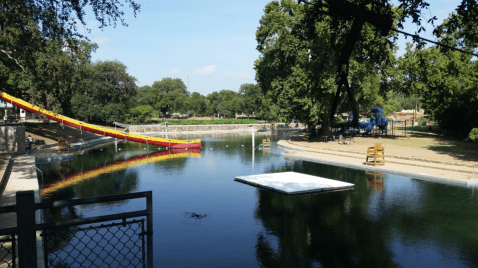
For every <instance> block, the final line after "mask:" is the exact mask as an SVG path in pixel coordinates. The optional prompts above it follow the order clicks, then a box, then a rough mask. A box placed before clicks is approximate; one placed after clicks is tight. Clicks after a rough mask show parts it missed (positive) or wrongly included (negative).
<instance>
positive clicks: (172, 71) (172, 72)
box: [169, 68, 179, 74]
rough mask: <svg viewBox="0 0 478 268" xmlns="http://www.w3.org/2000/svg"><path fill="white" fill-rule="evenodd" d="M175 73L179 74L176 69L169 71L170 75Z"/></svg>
mask: <svg viewBox="0 0 478 268" xmlns="http://www.w3.org/2000/svg"><path fill="white" fill-rule="evenodd" d="M177 72H179V69H178V68H176V69H172V70H171V71H169V73H170V74H174V73H177Z"/></svg>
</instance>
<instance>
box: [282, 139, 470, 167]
mask: <svg viewBox="0 0 478 268" xmlns="http://www.w3.org/2000/svg"><path fill="white" fill-rule="evenodd" d="M291 140H292V141H293V142H294V143H296V144H297V145H302V146H307V147H310V148H316V149H326V150H332V151H341V152H353V153H357V154H363V156H364V157H365V155H366V152H367V147H373V146H374V145H375V143H380V144H381V145H382V146H383V147H385V154H386V155H388V156H396V157H399V158H403V159H409V158H411V159H415V160H423V161H430V160H431V161H435V162H442V163H443V164H450V165H454V164H460V165H467V166H475V165H476V166H478V144H476V143H473V142H471V141H463V140H454V139H450V138H446V137H443V136H438V135H415V136H411V137H409V138H406V137H395V138H393V137H390V136H389V137H386V136H384V137H361V136H356V137H354V138H353V142H351V143H350V144H349V145H344V144H339V141H338V140H336V141H328V142H319V141H313V142H311V141H307V137H305V136H304V135H299V136H295V137H293V138H292V139H291Z"/></svg>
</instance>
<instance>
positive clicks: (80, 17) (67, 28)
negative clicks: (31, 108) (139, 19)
mask: <svg viewBox="0 0 478 268" xmlns="http://www.w3.org/2000/svg"><path fill="white" fill-rule="evenodd" d="M125 3H127V4H128V5H129V6H130V8H132V10H133V12H134V14H135V15H136V14H137V12H139V11H140V5H139V4H138V3H136V2H135V1H133V0H125ZM123 6H124V4H122V3H120V2H119V1H118V0H80V1H77V0H31V1H23V0H6V1H2V2H1V3H0V55H2V56H1V57H0V86H1V87H2V90H5V91H7V92H9V93H11V94H13V95H15V96H18V97H20V95H21V93H22V91H26V92H28V93H29V94H30V96H31V99H30V101H32V102H33V103H36V104H39V105H42V106H44V107H45V108H48V109H52V110H55V111H59V112H61V111H62V108H63V107H62V103H64V102H65V101H66V100H67V99H68V98H67V96H69V95H70V94H72V92H71V90H72V88H73V87H74V86H75V83H76V82H77V80H76V78H77V77H78V76H79V75H80V74H81V68H80V65H81V64H82V63H85V62H88V61H89V58H90V53H91V52H92V51H94V48H95V46H94V45H91V44H88V43H86V42H85V41H87V40H88V39H87V37H85V36H83V35H81V34H80V33H79V32H78V31H77V26H78V24H81V25H82V26H83V27H86V23H85V20H84V17H85V15H86V11H85V10H87V9H89V8H91V10H92V11H93V14H94V16H95V18H96V20H97V21H98V22H99V23H100V25H99V27H100V28H102V27H106V26H116V25H117V23H121V24H122V25H124V26H126V25H127V24H126V23H125V21H124V20H123V16H124V11H123V10H122V9H123ZM54 79H55V80H56V79H58V80H56V81H53V80H54Z"/></svg>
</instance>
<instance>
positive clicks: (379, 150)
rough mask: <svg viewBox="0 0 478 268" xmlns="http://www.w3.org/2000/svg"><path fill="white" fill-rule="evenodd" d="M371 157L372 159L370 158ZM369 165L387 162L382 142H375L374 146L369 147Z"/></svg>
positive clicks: (366, 162) (367, 160) (366, 160)
mask: <svg viewBox="0 0 478 268" xmlns="http://www.w3.org/2000/svg"><path fill="white" fill-rule="evenodd" d="M369 158H370V160H369ZM365 164H367V165H374V166H376V165H384V164H385V148H384V147H382V145H381V144H380V143H375V146H374V147H368V148H367V158H366V159H365Z"/></svg>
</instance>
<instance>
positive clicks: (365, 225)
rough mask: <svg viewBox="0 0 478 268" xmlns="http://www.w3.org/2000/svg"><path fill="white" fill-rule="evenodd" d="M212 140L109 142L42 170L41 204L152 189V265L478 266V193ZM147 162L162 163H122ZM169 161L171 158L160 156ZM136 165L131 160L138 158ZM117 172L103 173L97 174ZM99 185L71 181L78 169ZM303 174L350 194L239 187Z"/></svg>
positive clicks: (128, 204)
mask: <svg viewBox="0 0 478 268" xmlns="http://www.w3.org/2000/svg"><path fill="white" fill-rule="evenodd" d="M265 137H266V136H257V135H256V137H255V145H256V150H255V151H254V153H253V151H252V140H251V137H250V136H230V137H222V138H205V139H203V141H202V149H201V150H200V152H198V151H195V152H193V153H189V154H188V153H182V154H179V153H178V154H177V156H176V157H174V158H171V157H161V153H158V152H162V151H164V148H160V147H155V146H147V145H144V144H136V143H123V141H120V142H119V143H118V144H116V145H115V144H111V145H106V146H104V147H102V148H97V149H91V150H89V151H85V152H83V154H82V155H78V156H77V157H76V158H75V159H74V160H73V161H70V162H63V163H53V164H45V165H41V166H39V168H40V169H41V170H42V174H43V178H40V180H43V185H44V186H45V189H46V188H48V187H50V190H51V191H50V192H49V193H48V194H45V195H44V196H43V198H44V199H50V200H57V199H75V198H86V197H94V196H102V195H110V194H120V193H130V192H138V191H150V190H151V191H152V192H153V212H154V216H153V232H154V233H153V235H154V237H153V239H154V240H153V242H154V247H153V249H154V266H155V267H434V268H436V267H478V189H476V188H475V189H474V188H464V187H458V186H449V185H443V184H438V183H431V182H424V181H420V180H416V179H413V178H409V177H403V176H398V175H393V174H373V173H368V172H365V171H362V170H354V169H350V168H342V167H336V166H329V165H323V164H318V163H312V162H308V161H291V160H287V159H285V158H284V156H283V155H282V152H283V150H284V149H282V148H278V147H277V146H276V142H277V140H278V139H280V138H281V137H282V136H281V135H279V136H272V138H271V140H272V148H271V149H270V150H266V149H262V148H261V147H260V144H261V143H262V139H263V138H265ZM140 155H149V157H148V159H153V160H154V161H134V163H135V164H134V165H133V164H132V165H129V166H128V167H127V168H124V166H122V167H121V168H120V167H119V166H118V168H114V166H115V163H118V162H121V161H124V160H127V159H132V158H134V157H137V158H138V156H140ZM163 155H164V153H163ZM131 162H133V161H131ZM105 166H108V167H111V166H113V168H109V169H103V170H105V171H104V173H102V169H101V167H105ZM95 168H96V170H99V172H97V174H95V175H96V176H91V178H87V179H84V180H82V179H78V180H74V181H73V182H72V183H60V181H63V180H65V181H71V180H69V179H68V178H71V177H72V176H73V177H74V175H75V174H78V172H80V173H82V172H88V171H89V170H92V169H95ZM283 171H295V172H300V173H305V174H310V175H315V176H320V177H324V178H330V179H334V180H340V181H345V182H350V183H354V184H355V188H354V189H353V190H347V191H340V192H330V193H319V194H308V195H300V196H284V195H281V194H278V193H273V192H269V191H266V190H262V189H257V188H255V187H252V186H249V185H245V184H242V183H239V182H236V181H234V178H235V177H237V176H245V175H253V174H262V173H272V172H283ZM144 208H145V207H144V200H143V201H141V200H132V201H125V202H119V203H108V204H101V205H88V206H78V207H75V208H69V209H64V210H61V211H56V212H52V213H47V220H59V219H65V218H81V217H89V216H97V215H103V214H105V213H118V212H125V211H132V210H138V209H144Z"/></svg>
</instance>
